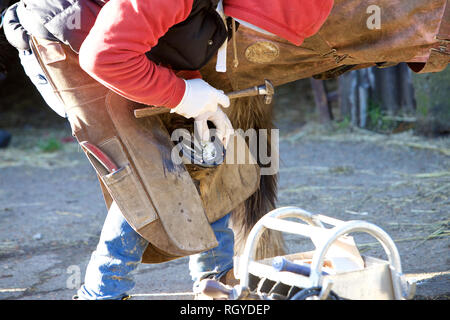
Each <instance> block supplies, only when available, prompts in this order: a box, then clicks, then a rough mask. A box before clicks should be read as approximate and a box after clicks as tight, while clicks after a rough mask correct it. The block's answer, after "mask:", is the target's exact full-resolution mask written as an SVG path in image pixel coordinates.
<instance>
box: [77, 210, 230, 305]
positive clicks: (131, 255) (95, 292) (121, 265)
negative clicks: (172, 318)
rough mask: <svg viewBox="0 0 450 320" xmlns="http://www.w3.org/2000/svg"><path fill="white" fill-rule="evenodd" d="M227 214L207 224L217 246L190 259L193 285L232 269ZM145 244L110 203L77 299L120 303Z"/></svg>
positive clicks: (127, 290) (129, 284)
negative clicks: (215, 239)
mask: <svg viewBox="0 0 450 320" xmlns="http://www.w3.org/2000/svg"><path fill="white" fill-rule="evenodd" d="M229 216H230V215H229V214H228V215H226V216H225V217H223V218H222V219H220V220H218V221H216V222H214V223H212V224H211V227H212V228H213V230H214V233H215V235H216V238H217V241H218V243H219V245H218V246H217V247H215V248H213V249H210V250H208V251H205V252H202V253H199V254H195V255H192V256H190V257H189V258H190V260H189V269H190V274H191V277H192V280H193V281H198V280H201V279H202V278H205V277H208V276H212V277H214V278H219V277H221V276H222V275H223V274H225V273H226V272H227V271H229V270H230V269H231V268H232V267H233V255H234V250H233V246H234V234H233V231H232V230H231V229H230V228H228V220H229ZM147 245H148V242H147V240H145V239H144V238H142V237H141V236H140V235H139V234H138V233H137V232H136V231H134V229H133V228H131V226H130V225H129V224H128V223H127V221H126V220H125V218H124V217H123V215H122V213H121V212H120V209H119V208H118V207H117V205H116V203H115V202H113V204H112V206H111V208H110V210H109V212H108V215H107V217H106V220H105V223H104V225H103V229H102V232H101V235H100V241H99V243H98V245H97V248H96V250H95V251H94V252H93V254H92V256H91V260H90V261H89V264H88V267H87V270H86V276H85V282H84V284H83V285H82V286H81V288H80V289H79V290H78V293H77V295H78V297H79V299H86V300H103V299H105V300H106V299H121V298H123V297H124V296H127V293H128V292H129V291H130V290H131V289H132V288H133V287H134V285H135V282H134V280H133V276H132V274H131V273H132V271H133V270H135V269H136V268H137V266H138V265H139V263H140V262H141V259H142V254H143V253H144V251H145V249H146V248H147Z"/></svg>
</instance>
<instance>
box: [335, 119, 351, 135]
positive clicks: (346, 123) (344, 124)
mask: <svg viewBox="0 0 450 320" xmlns="http://www.w3.org/2000/svg"><path fill="white" fill-rule="evenodd" d="M350 125H351V121H350V117H349V116H345V117H344V118H343V119H342V120H341V121H339V122H336V127H337V129H338V130H339V131H341V130H347V129H348V128H349V127H350Z"/></svg>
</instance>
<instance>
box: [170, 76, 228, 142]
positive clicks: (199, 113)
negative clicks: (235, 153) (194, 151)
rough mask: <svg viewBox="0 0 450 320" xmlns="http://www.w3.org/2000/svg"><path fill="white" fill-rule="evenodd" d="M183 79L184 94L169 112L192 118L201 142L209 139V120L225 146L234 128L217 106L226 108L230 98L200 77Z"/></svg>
mask: <svg viewBox="0 0 450 320" xmlns="http://www.w3.org/2000/svg"><path fill="white" fill-rule="evenodd" d="M184 81H185V82H186V91H185V92H184V96H183V98H182V99H181V102H180V103H179V104H178V105H177V106H176V107H175V108H173V109H172V110H171V111H170V112H171V113H173V112H175V113H178V114H180V115H182V116H183V117H185V118H194V121H195V122H194V123H195V127H196V130H197V132H198V135H199V137H200V139H201V140H202V141H201V142H202V143H204V142H207V141H210V134H209V128H208V124H207V121H208V120H209V121H211V122H212V123H214V125H215V126H216V137H217V138H219V139H220V141H221V142H222V143H223V145H224V146H225V148H226V147H227V145H228V141H229V138H230V135H231V134H233V132H234V130H233V126H232V125H231V122H230V119H228V117H227V115H226V114H225V113H224V112H223V111H222V110H221V109H220V108H219V107H218V106H219V105H220V106H222V107H223V108H228V107H229V106H230V99H229V98H228V97H227V96H226V95H225V94H224V92H223V91H222V90H217V89H216V88H214V87H212V86H210V85H209V84H208V83H207V82H205V81H204V80H202V79H192V80H184Z"/></svg>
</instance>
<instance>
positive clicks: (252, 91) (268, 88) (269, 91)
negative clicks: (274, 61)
mask: <svg viewBox="0 0 450 320" xmlns="http://www.w3.org/2000/svg"><path fill="white" fill-rule="evenodd" d="M274 93H275V88H274V86H273V84H272V81H270V80H267V79H265V80H264V84H262V85H260V86H254V87H251V88H248V89H244V90H239V91H233V92H230V93H227V94H226V95H227V96H228V98H230V99H235V98H241V97H253V96H264V103H265V104H270V103H271V102H272V97H273V95H274Z"/></svg>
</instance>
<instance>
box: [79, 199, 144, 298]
mask: <svg viewBox="0 0 450 320" xmlns="http://www.w3.org/2000/svg"><path fill="white" fill-rule="evenodd" d="M147 245H148V242H147V240H145V239H144V238H142V237H141V236H140V235H139V234H138V233H136V231H134V229H133V228H131V226H130V225H129V224H128V223H127V221H126V220H125V218H124V217H123V215H122V213H121V212H120V209H119V207H118V206H117V204H116V203H115V202H113V203H112V205H111V208H110V209H109V212H108V215H107V217H106V220H105V223H104V225H103V229H102V232H101V235H100V241H99V243H98V245H97V248H96V250H95V251H94V252H93V253H92V256H91V260H90V261H89V264H88V267H87V270H86V276H85V283H84V285H83V286H82V287H81V288H80V290H78V296H79V298H80V299H121V298H122V297H123V296H125V295H126V292H128V291H129V290H131V289H132V288H133V287H134V280H133V276H132V275H131V274H130V273H131V272H132V271H133V270H135V269H136V268H137V266H138V264H139V263H140V262H141V259H142V254H143V253H144V251H145V249H146V248H147Z"/></svg>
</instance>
